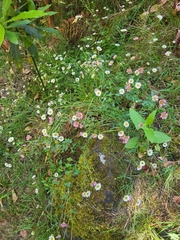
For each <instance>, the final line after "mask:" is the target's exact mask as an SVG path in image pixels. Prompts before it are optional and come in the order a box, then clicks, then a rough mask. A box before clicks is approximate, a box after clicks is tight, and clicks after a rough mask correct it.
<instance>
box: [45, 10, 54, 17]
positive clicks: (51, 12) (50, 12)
mask: <svg viewBox="0 0 180 240" xmlns="http://www.w3.org/2000/svg"><path fill="white" fill-rule="evenodd" d="M56 13H57V12H53V11H48V12H46V16H52V15H55V14H56Z"/></svg>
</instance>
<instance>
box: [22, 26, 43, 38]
mask: <svg viewBox="0 0 180 240" xmlns="http://www.w3.org/2000/svg"><path fill="white" fill-rule="evenodd" d="M23 29H24V31H25V32H26V33H27V34H29V35H31V36H33V37H35V38H38V39H40V40H41V39H42V38H43V36H42V35H41V34H40V32H39V31H38V30H37V29H35V28H33V27H31V26H28V25H25V26H23Z"/></svg>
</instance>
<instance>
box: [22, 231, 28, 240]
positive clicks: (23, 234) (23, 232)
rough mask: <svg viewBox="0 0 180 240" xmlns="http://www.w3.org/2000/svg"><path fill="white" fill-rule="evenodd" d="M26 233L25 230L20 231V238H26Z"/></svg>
mask: <svg viewBox="0 0 180 240" xmlns="http://www.w3.org/2000/svg"><path fill="white" fill-rule="evenodd" d="M27 235H28V234H27V231H26V230H21V231H20V236H21V237H22V238H26V237H27Z"/></svg>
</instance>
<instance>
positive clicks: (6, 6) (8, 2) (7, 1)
mask: <svg viewBox="0 0 180 240" xmlns="http://www.w3.org/2000/svg"><path fill="white" fill-rule="evenodd" d="M11 2H12V0H3V1H2V17H3V19H5V17H6V15H7V11H8V9H9V7H10V5H11Z"/></svg>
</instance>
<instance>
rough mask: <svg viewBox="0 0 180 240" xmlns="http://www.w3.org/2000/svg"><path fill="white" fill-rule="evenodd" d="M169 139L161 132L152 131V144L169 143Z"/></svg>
mask: <svg viewBox="0 0 180 240" xmlns="http://www.w3.org/2000/svg"><path fill="white" fill-rule="evenodd" d="M170 140H171V138H170V137H169V136H168V135H166V134H165V133H163V132H158V131H154V143H163V142H167V141H170Z"/></svg>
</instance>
